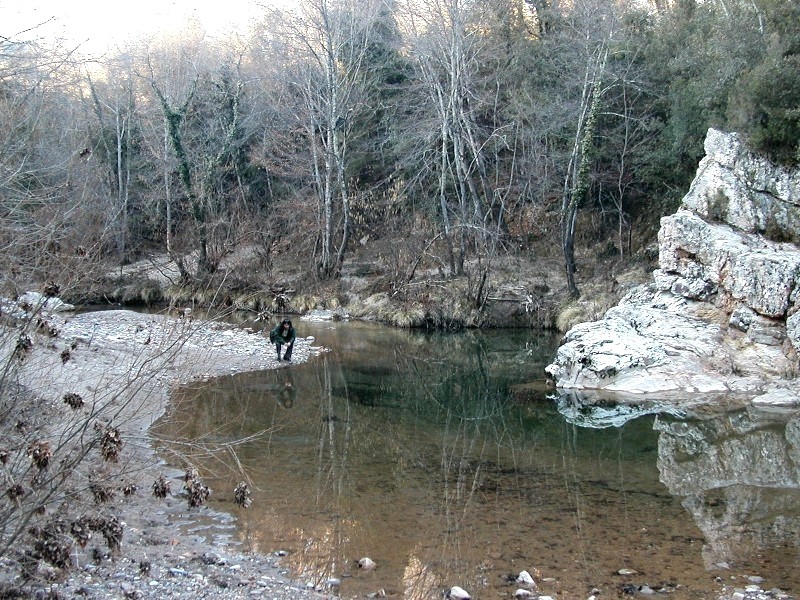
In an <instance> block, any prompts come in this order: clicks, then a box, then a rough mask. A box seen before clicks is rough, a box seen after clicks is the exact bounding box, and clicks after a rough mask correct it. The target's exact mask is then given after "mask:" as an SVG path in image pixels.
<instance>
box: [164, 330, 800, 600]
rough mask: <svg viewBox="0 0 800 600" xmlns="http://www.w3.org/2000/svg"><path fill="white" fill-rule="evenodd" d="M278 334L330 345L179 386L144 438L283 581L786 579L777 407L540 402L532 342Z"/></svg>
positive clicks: (389, 588)
mask: <svg viewBox="0 0 800 600" xmlns="http://www.w3.org/2000/svg"><path fill="white" fill-rule="evenodd" d="M295 324H296V326H297V327H298V329H299V333H300V335H303V336H305V335H311V336H314V337H315V338H316V341H315V342H314V344H315V345H318V346H322V347H325V348H327V349H329V350H330V351H329V352H325V353H323V354H322V355H320V356H317V357H313V358H312V359H311V360H310V361H309V362H308V363H305V364H296V365H291V366H285V367H282V368H279V369H275V370H270V371H265V372H259V373H250V374H240V375H236V376H231V377H225V378H220V379H215V380H211V381H208V382H204V383H198V384H195V385H192V386H189V387H186V388H183V389H182V390H180V391H179V392H178V393H177V394H176V395H175V397H174V402H173V408H172V410H171V411H170V413H169V414H168V415H167V416H166V417H165V418H164V419H162V420H161V421H160V422H159V423H158V424H157V427H156V431H157V433H158V436H159V437H160V438H168V439H173V440H176V442H179V443H176V444H172V445H170V446H169V447H168V446H163V447H162V448H161V451H162V453H163V454H164V455H165V456H166V455H169V456H172V457H173V458H170V460H171V461H173V462H177V459H175V458H174V454H171V453H170V452H173V451H174V452H180V453H181V455H182V456H183V457H184V460H188V461H191V463H192V464H193V465H195V466H197V467H198V468H199V469H200V471H201V472H202V473H203V476H204V479H205V481H206V483H208V484H209V485H210V486H211V488H212V489H213V490H214V493H213V494H212V496H211V499H210V505H211V506H212V507H213V508H215V509H218V510H223V511H227V512H230V513H233V514H234V515H235V517H236V522H237V528H236V532H235V534H234V535H233V536H232V537H231V540H230V542H231V543H236V544H238V545H241V546H242V548H243V549H249V550H254V551H262V552H273V551H282V552H285V553H286V556H285V558H284V559H283V561H284V562H283V564H284V565H286V567H287V568H288V569H289V570H290V571H291V575H292V576H293V577H295V578H297V579H298V580H299V581H301V582H308V583H310V584H313V585H317V586H325V585H326V583H327V582H330V581H331V580H337V581H339V582H340V589H339V592H340V594H341V596H342V597H344V598H350V597H356V596H358V597H365V596H370V597H381V596H384V595H385V596H388V597H401V596H402V597H405V598H407V599H409V600H422V599H423V598H439V597H441V591H442V590H446V589H449V588H450V587H451V586H453V585H458V586H460V587H462V588H464V589H465V590H467V591H468V592H470V593H471V594H472V596H473V597H474V598H477V599H481V598H509V597H512V596H513V595H514V592H515V591H516V590H517V589H518V588H520V587H522V586H521V585H520V584H518V583H517V582H516V581H515V579H516V578H517V576H518V575H519V574H520V572H521V571H528V572H529V573H530V574H531V575H532V576H533V578H534V579H535V580H536V582H537V584H538V588H539V593H541V594H547V595H551V596H554V597H558V598H583V599H585V598H587V597H588V596H589V595H591V594H592V593H593V592H597V591H599V592H600V593H601V594H602V596H603V597H615V596H617V595H622V594H628V593H631V592H633V591H635V590H639V589H640V588H641V589H642V590H643V591H645V592H647V591H649V590H653V591H654V592H656V593H668V594H669V597H670V598H676V599H682V598H687V599H688V598H713V597H715V594H717V593H718V591H719V589H720V587H721V585H722V583H727V584H731V585H739V586H741V587H743V586H745V585H747V584H748V583H751V582H758V583H759V585H761V586H762V587H763V588H764V589H770V588H772V587H778V588H781V589H783V590H784V591H789V592H793V591H797V590H799V589H800V586H799V585H798V577H799V576H798V573H800V569H798V566H799V565H798V563H799V562H800V553H799V552H798V545H799V544H800V535H798V533H799V532H800V491H798V490H800V484H799V483H798V482H799V481H800V471H799V470H798V467H797V465H798V464H800V419H797V418H795V417H794V416H793V415H792V414H785V413H782V412H770V411H766V412H764V411H755V410H753V409H752V408H751V407H747V406H727V407H725V409H724V410H723V409H722V408H714V409H711V408H708V407H706V408H703V409H700V410H694V411H692V413H691V414H682V413H679V412H676V411H664V410H663V407H662V408H659V407H658V406H657V405H656V406H655V407H653V406H650V405H648V406H646V407H644V408H645V409H636V410H629V409H620V408H619V407H615V406H608V405H598V404H592V405H586V404H583V403H582V402H581V400H580V399H579V398H578V399H576V398H574V397H566V396H565V397H563V398H557V397H554V395H553V390H551V389H548V388H547V387H546V386H545V385H544V373H543V369H544V367H545V365H546V364H547V363H548V362H549V361H550V359H551V358H552V356H553V355H554V353H555V350H556V348H557V344H558V338H557V337H556V336H554V335H552V334H549V333H542V332H537V331H530V330H513V331H490V332H471V331H468V332H459V333H427V332H408V331H403V330H397V329H391V328H386V327H381V326H378V325H372V324H365V323H311V322H302V321H299V320H296V323H295ZM187 448H189V450H187ZM239 481H247V482H248V484H249V487H250V489H251V490H252V505H251V506H250V507H249V508H246V509H244V508H240V507H237V506H236V505H235V504H234V503H233V489H234V487H235V486H236V484H237V483H238V482H239ZM365 557H368V558H370V559H371V560H372V561H374V563H375V568H372V569H363V568H360V567H359V562H358V561H359V560H360V559H362V558H365ZM761 578H763V581H762V579H761ZM643 586H646V587H643Z"/></svg>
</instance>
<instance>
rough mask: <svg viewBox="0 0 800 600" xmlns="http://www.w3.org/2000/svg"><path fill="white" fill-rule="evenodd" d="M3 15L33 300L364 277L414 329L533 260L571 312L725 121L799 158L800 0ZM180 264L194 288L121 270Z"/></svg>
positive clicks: (3, 71)
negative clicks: (12, 18)
mask: <svg viewBox="0 0 800 600" xmlns="http://www.w3.org/2000/svg"><path fill="white" fill-rule="evenodd" d="M120 18H124V17H123V16H121V17H120ZM2 27H3V26H2V25H0V122H2V127H0V211H2V217H1V218H0V243H2V248H3V252H2V253H0V262H1V263H2V264H1V265H0V278H2V279H0V287H1V288H2V294H3V295H7V296H12V297H15V296H16V295H18V294H20V293H22V292H25V291H27V290H30V289H39V290H41V289H49V290H51V291H53V292H55V291H56V290H57V291H58V294H59V295H60V296H62V297H64V298H65V299H67V300H70V301H73V302H82V303H88V302H99V301H115V302H127V303H134V302H144V303H148V304H150V303H160V302H161V303H170V302H172V303H176V302H187V301H191V302H192V303H195V304H200V305H202V304H211V303H213V302H215V301H220V299H222V301H224V302H226V303H228V304H232V305H241V306H243V307H247V308H250V309H252V310H255V311H261V310H265V309H272V310H277V309H280V310H291V311H296V312H301V311H302V310H304V309H308V308H313V307H315V306H317V307H329V308H330V307H336V306H340V305H346V304H347V302H348V293H347V290H346V289H344V288H343V287H342V281H343V279H344V278H345V275H349V276H351V278H352V276H359V275H364V276H366V277H368V278H369V279H370V284H369V286H367V287H365V288H364V289H363V290H361V294H362V296H365V297H367V296H368V297H371V298H373V299H374V298H377V297H380V298H382V299H383V300H381V301H386V302H390V303H393V304H394V305H395V307H401V308H402V309H403V310H405V312H404V313H403V314H404V315H405V316H404V317H403V318H400V317H398V316H397V314H398V313H397V312H396V313H394V314H395V316H394V317H392V318H389V317H387V318H386V319H385V320H387V321H389V322H394V323H396V324H401V325H403V324H406V325H417V324H422V323H428V324H434V325H442V324H450V325H452V324H461V325H464V324H466V325H478V326H480V325H482V324H486V321H485V320H482V318H481V317H480V316H479V315H480V314H481V313H482V310H483V308H484V307H485V306H486V303H487V301H488V300H489V299H490V298H493V297H495V298H496V297H497V296H498V294H499V293H500V292H499V287H500V286H501V284H502V282H503V281H505V282H508V280H509V278H510V277H511V275H509V272H510V273H511V274H512V275H513V274H514V273H520V272H523V271H525V268H526V265H527V266H529V265H538V268H540V269H547V270H548V271H550V272H552V274H554V275H556V276H557V279H558V281H559V283H558V284H557V285H556V286H555V287H553V286H551V287H549V288H547V291H548V293H551V292H552V293H553V294H554V297H555V298H558V299H559V300H558V302H561V303H562V304H561V305H562V306H563V301H564V299H570V298H573V299H574V298H579V297H581V295H584V294H586V293H587V289H588V288H587V287H585V286H587V285H588V280H587V277H589V275H587V273H590V272H593V273H595V274H597V273H603V275H602V277H608V275H607V272H608V268H611V267H610V266H611V265H613V266H615V268H616V266H617V265H625V264H630V263H632V262H635V261H636V260H640V259H641V258H642V256H643V255H645V254H646V253H647V249H648V247H649V246H651V245H652V243H653V241H654V240H655V234H656V232H657V230H658V221H659V218H660V217H661V216H663V215H665V214H668V213H670V212H673V211H674V210H675V209H676V207H677V206H678V203H679V201H680V199H681V197H682V196H683V195H684V194H685V192H686V190H687V188H688V186H689V183H690V182H691V180H692V178H693V176H694V174H695V171H696V169H697V165H698V162H699V160H700V159H701V158H702V156H703V139H704V137H705V134H706V132H707V130H708V128H709V127H716V128H721V129H724V130H728V131H737V132H739V133H741V134H742V135H743V136H744V138H745V139H746V141H747V143H748V144H749V145H750V146H751V147H752V148H754V149H756V150H758V151H759V152H764V153H766V154H767V155H768V156H769V157H770V158H771V159H772V160H774V161H775V162H776V163H782V164H795V163H797V162H798V161H800V108H799V107H800V5H799V4H798V3H797V2H794V1H792V0H707V1H701V0H649V1H648V2H644V1H642V2H618V1H614V0H572V1H569V0H567V1H564V0H302V2H298V3H297V6H296V8H295V9H292V10H288V9H284V10H280V11H279V10H268V9H266V8H265V9H264V13H263V15H262V16H261V17H260V18H259V19H258V20H255V21H253V22H252V23H251V27H250V28H249V30H248V31H241V32H238V34H237V35H235V36H233V35H231V36H228V37H226V38H224V39H222V38H220V37H212V36H209V35H208V34H207V33H206V32H204V31H203V30H202V28H201V27H200V26H198V25H197V24H195V25H193V26H192V25H190V26H187V28H186V29H185V30H183V31H181V32H179V33H178V34H176V35H174V36H171V37H161V38H148V39H131V40H120V41H119V44H118V45H117V46H116V47H115V49H114V50H113V51H109V52H108V53H106V54H105V55H103V56H88V55H86V54H84V53H83V52H82V50H81V48H80V47H77V48H76V47H72V46H69V45H67V44H66V42H65V41H64V40H57V39H47V38H42V37H40V36H38V35H37V27H36V24H31V27H30V28H28V29H26V30H25V31H21V32H15V31H3V30H2ZM795 241H796V240H795ZM155 256H166V257H168V258H169V262H170V264H172V265H174V266H175V268H176V273H177V275H176V276H174V277H173V276H170V277H168V282H169V286H166V287H165V286H163V285H158V284H156V283H153V282H152V281H149V280H145V281H139V282H138V283H136V284H135V285H134V284H132V283H130V281H129V282H128V284H129V285H128V287H125V282H124V281H123V279H122V278H121V277H120V276H113V274H114V273H115V272H116V273H118V274H120V273H123V272H124V268H125V266H126V265H132V264H136V263H137V262H141V261H148V260H149V261H150V262H151V264H155V262H154V260H153V257H155ZM588 262H593V263H595V264H603V265H606V266H607V268H606V270H600V271H591V270H587V269H585V268H584V263H588ZM501 265H505V267H504V268H505V269H506V272H505V273H503V272H502V270H501ZM509 265H511V268H510V271H509ZM595 276H598V275H595ZM423 282H424V285H423ZM451 284H457V285H456V287H453V286H452V285H451ZM523 287H524V286H523ZM545 287H547V286H543V288H542V289H538V288H536V287H535V286H533V287H530V286H529V287H527V288H525V289H524V290H523V292H522V294H521V297H522V298H523V299H524V302H527V303H528V305H529V306H531V305H536V306H538V304H537V302H538V300H537V298H538V297H539V296H543V295H544V291H543V290H544V288H545ZM435 289H440V290H445V291H446V293H444V295H443V297H448V298H450V300H447V301H448V302H452V303H462V302H463V303H466V305H468V309H464V310H462V311H461V312H460V313H459V310H456V308H454V306H451V307H450V308H449V309H446V310H445V309H441V307H440V309H439V314H440V315H442V314H444V313H447V316H446V317H444V316H442V317H441V318H435V317H433V316H432V315H433V314H434V313H435V312H436V311H435V310H433V309H432V308H431V304H433V303H435V302H437V301H438V302H440V303H441V302H443V301H444V300H442V299H441V298H439V300H436V299H435V298H434V295H435V293H434V292H433V291H432V290H435ZM426 290H427V291H426ZM453 297H455V299H453ZM426 299H427V300H426ZM375 302H377V300H376V301H375ZM426 302H427V304H426ZM465 311H466V312H465ZM465 314H469V315H471V316H464V315H465ZM459 315H461V316H460V317H459ZM476 315H478V316H476ZM551 321H552V319H551V318H550V317H548V318H541V319H540V320H539V324H545V325H546V324H551Z"/></svg>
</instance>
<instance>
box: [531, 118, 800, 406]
mask: <svg viewBox="0 0 800 600" xmlns="http://www.w3.org/2000/svg"><path fill="white" fill-rule="evenodd" d="M705 149H706V156H705V158H704V159H703V160H702V161H701V163H700V166H699V168H698V172H697V176H696V177H695V180H694V182H693V183H692V185H691V188H690V190H689V192H688V193H687V194H686V196H685V197H684V199H683V202H682V206H681V209H680V210H678V211H677V212H676V213H675V214H673V215H670V216H667V217H664V218H663V219H662V220H661V229H660V231H659V268H658V269H657V270H656V271H655V272H654V274H653V282H652V283H650V284H648V285H646V286H642V287H639V288H637V289H635V290H633V291H632V292H630V293H629V294H628V295H627V296H626V297H625V298H623V300H622V301H621V302H620V303H619V305H618V306H616V307H614V308H612V309H610V310H609V311H608V312H607V313H606V314H605V316H604V318H603V319H602V320H600V321H596V322H592V323H582V324H580V325H578V326H576V327H574V328H573V329H572V330H570V331H569V332H568V333H567V335H566V336H565V338H564V340H563V344H562V346H561V347H560V348H559V350H558V354H557V356H556V358H555V360H554V362H553V363H552V364H551V365H549V366H548V367H547V369H546V371H547V373H548V374H549V376H550V377H552V379H553V380H554V382H555V384H556V386H557V387H559V388H562V389H574V390H596V391H598V392H604V393H634V394H646V393H656V394H664V393H668V392H669V393H674V392H678V393H680V392H689V393H702V394H707V393H727V392H741V393H743V394H747V395H751V396H752V395H758V394H761V393H764V392H765V391H766V390H768V389H771V390H772V391H771V392H770V395H769V396H768V397H769V401H770V402H771V403H777V404H791V403H794V402H797V401H798V396H797V393H796V392H795V391H794V390H795V389H798V388H800V385H797V382H796V381H794V379H795V377H797V375H798V366H799V365H798V353H800V311H799V309H800V248H798V245H797V243H796V241H797V240H800V169H793V170H791V169H786V168H783V167H777V166H774V165H772V164H770V163H769V162H768V161H767V160H766V159H764V158H761V157H758V156H755V155H753V154H752V153H750V152H749V151H747V149H746V148H744V146H743V144H742V143H741V140H740V139H739V137H738V136H737V135H736V134H726V133H722V132H720V131H716V130H710V131H709V133H708V136H707V139H706V143H705ZM776 386H777V389H778V390H780V389H782V391H776Z"/></svg>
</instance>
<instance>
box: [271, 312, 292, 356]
mask: <svg viewBox="0 0 800 600" xmlns="http://www.w3.org/2000/svg"><path fill="white" fill-rule="evenodd" d="M296 337H297V334H296V333H295V330H294V327H292V322H291V321H290V320H289V319H284V320H283V321H281V322H280V323H279V324H278V325H276V326H275V328H274V329H273V330H272V331H270V332H269V341H270V342H272V343H273V344H275V350H276V351H277V352H278V362H280V361H281V347H282V346H284V345H285V346H286V351H285V352H284V353H283V360H285V361H287V362H292V349H294V340H295V338H296Z"/></svg>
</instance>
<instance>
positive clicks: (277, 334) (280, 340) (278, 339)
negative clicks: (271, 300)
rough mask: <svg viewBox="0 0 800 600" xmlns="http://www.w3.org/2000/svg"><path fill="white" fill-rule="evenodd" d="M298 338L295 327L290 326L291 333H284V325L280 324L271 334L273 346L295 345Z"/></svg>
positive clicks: (270, 338) (270, 339)
mask: <svg viewBox="0 0 800 600" xmlns="http://www.w3.org/2000/svg"><path fill="white" fill-rule="evenodd" d="M296 337H297V334H296V333H295V330H294V326H293V325H289V331H288V332H286V333H284V331H283V323H278V324H277V325H276V326H275V328H274V329H272V331H270V332H269V341H270V342H272V343H273V344H294V339H295V338H296Z"/></svg>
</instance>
